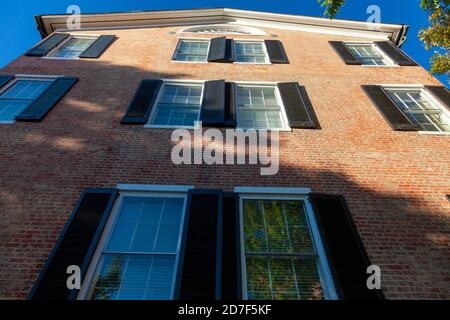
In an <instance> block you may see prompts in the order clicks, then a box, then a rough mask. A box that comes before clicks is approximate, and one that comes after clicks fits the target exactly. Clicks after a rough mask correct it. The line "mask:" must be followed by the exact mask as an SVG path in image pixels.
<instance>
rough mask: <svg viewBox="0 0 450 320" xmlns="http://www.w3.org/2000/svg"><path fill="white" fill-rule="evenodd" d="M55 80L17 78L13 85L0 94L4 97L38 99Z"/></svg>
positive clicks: (0, 96)
mask: <svg viewBox="0 0 450 320" xmlns="http://www.w3.org/2000/svg"><path fill="white" fill-rule="evenodd" d="M52 82H53V80H48V81H47V80H17V81H16V82H15V83H14V84H13V86H12V87H10V88H9V89H8V90H7V91H6V92H4V93H3V94H1V95H0V98H3V99H36V98H37V97H39V96H40V95H41V94H42V93H43V92H44V91H45V90H46V89H47V88H48V87H49V86H50V85H51V84H52Z"/></svg>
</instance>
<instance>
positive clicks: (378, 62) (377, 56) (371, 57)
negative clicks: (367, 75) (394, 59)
mask: <svg viewBox="0 0 450 320" xmlns="http://www.w3.org/2000/svg"><path fill="white" fill-rule="evenodd" d="M346 46H347V48H348V49H349V50H350V51H351V53H353V55H354V56H355V57H356V58H357V59H358V60H359V62H361V64H363V65H368V66H386V65H392V63H391V62H390V61H389V60H388V59H387V58H386V56H385V55H384V54H383V53H381V51H379V50H378V49H377V48H376V46H375V45H374V44H367V43H366V44H346Z"/></svg>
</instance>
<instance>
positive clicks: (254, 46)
mask: <svg viewBox="0 0 450 320" xmlns="http://www.w3.org/2000/svg"><path fill="white" fill-rule="evenodd" d="M234 50H235V54H236V59H235V62H240V63H269V57H268V56H267V51H266V47H265V45H264V42H262V41H244V40H236V41H234Z"/></svg>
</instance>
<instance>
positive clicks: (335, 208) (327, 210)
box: [310, 194, 383, 300]
mask: <svg viewBox="0 0 450 320" xmlns="http://www.w3.org/2000/svg"><path fill="white" fill-rule="evenodd" d="M310 200H311V203H312V206H313V210H314V214H315V217H316V220H317V224H318V226H319V230H320V235H321V239H322V242H323V244H324V247H325V251H326V255H327V260H328V263H329V264H330V269H331V271H332V273H333V278H334V280H335V285H336V287H337V291H338V295H339V297H340V298H341V299H348V300H380V299H383V294H382V291H381V290H377V289H374V290H370V289H368V288H367V279H368V277H369V274H367V267H369V266H370V265H371V264H372V263H371V262H370V260H369V258H368V256H367V253H366V250H365V248H364V246H363V243H362V241H361V238H360V236H359V234H358V231H357V229H356V227H355V225H354V223H353V219H352V216H351V214H350V211H349V210H348V207H347V204H346V202H345V199H344V197H342V196H338V195H324V194H311V195H310Z"/></svg>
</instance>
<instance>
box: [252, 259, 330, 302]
mask: <svg viewBox="0 0 450 320" xmlns="http://www.w3.org/2000/svg"><path fill="white" fill-rule="evenodd" d="M246 264H247V284H248V285H247V295H248V298H249V299H250V300H252V299H253V300H322V299H324V295H323V290H322V285H321V282H320V277H319V275H318V272H317V269H318V268H317V263H316V262H315V260H314V259H301V258H298V257H276V258H274V257H254V256H253V257H247V258H246Z"/></svg>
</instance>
